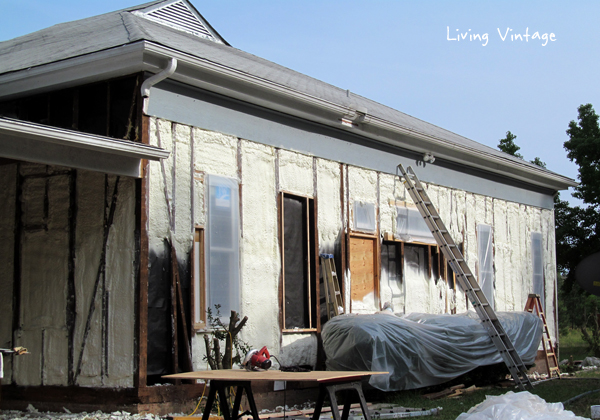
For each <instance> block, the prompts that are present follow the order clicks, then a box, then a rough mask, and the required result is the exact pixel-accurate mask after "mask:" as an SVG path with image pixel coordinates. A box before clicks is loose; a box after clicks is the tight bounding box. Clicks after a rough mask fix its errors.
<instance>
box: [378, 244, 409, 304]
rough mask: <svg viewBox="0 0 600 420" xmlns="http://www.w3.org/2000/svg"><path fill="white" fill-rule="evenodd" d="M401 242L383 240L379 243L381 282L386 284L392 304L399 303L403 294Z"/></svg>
mask: <svg viewBox="0 0 600 420" xmlns="http://www.w3.org/2000/svg"><path fill="white" fill-rule="evenodd" d="M402 264H403V262H402V244H401V243H400V242H383V244H382V245H381V276H382V284H386V285H387V287H388V288H389V291H390V294H391V300H392V302H391V303H392V304H393V305H394V306H396V303H400V301H401V299H402V298H403V296H404V290H403V279H402Z"/></svg>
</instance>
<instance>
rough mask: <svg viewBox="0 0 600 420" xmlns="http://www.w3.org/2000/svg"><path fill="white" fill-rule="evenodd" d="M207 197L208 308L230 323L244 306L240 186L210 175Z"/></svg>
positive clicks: (232, 180)
mask: <svg viewBox="0 0 600 420" xmlns="http://www.w3.org/2000/svg"><path fill="white" fill-rule="evenodd" d="M207 196H208V197H207V203H208V218H207V219H208V226H207V229H206V233H207V237H208V238H207V239H208V240H207V243H206V272H207V279H208V280H207V282H206V283H207V284H206V300H207V302H206V304H207V308H210V309H211V310H214V307H215V305H220V306H221V310H220V312H221V316H222V317H223V318H227V319H228V318H229V313H230V312H231V311H239V306H240V286H239V285H240V281H239V278H240V262H239V261H240V259H239V205H238V202H239V186H238V182H237V181H236V180H234V179H230V178H224V177H220V176H214V175H209V176H208V194H207Z"/></svg>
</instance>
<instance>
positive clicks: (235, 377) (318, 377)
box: [163, 369, 388, 382]
mask: <svg viewBox="0 0 600 420" xmlns="http://www.w3.org/2000/svg"><path fill="white" fill-rule="evenodd" d="M386 373H388V372H368V371H343V372H342V371H312V372H282V371H280V370H265V371H261V372H255V371H247V370H243V369H223V370H200V371H197V372H187V373H177V374H173V375H165V376H163V378H168V379H205V380H218V381H307V382H328V381H331V382H335V381H350V380H359V379H361V378H363V377H366V376H371V375H382V374H386Z"/></svg>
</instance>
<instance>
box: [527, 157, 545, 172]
mask: <svg viewBox="0 0 600 420" xmlns="http://www.w3.org/2000/svg"><path fill="white" fill-rule="evenodd" d="M530 162H531V163H533V164H534V165H537V166H539V167H541V168H544V169H546V162H542V159H540V158H539V157H535V158H534V159H533V160H531V161H530Z"/></svg>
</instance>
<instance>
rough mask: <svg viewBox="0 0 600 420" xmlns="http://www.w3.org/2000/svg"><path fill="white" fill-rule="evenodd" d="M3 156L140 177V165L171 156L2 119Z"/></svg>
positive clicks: (0, 146) (150, 148) (148, 148)
mask: <svg viewBox="0 0 600 420" xmlns="http://www.w3.org/2000/svg"><path fill="white" fill-rule="evenodd" d="M0 150H1V153H0V156H1V157H4V158H9V159H15V160H22V161H28V162H38V163H43V164H50V165H60V166H67V167H73V168H80V169H88V170H93V171H98V172H104V173H110V174H115V175H124V176H131V177H137V178H139V177H141V176H142V169H141V161H142V159H147V160H155V161H156V160H160V159H166V158H167V157H168V156H169V154H170V153H169V152H168V151H166V150H163V149H160V148H158V147H154V146H149V145H146V144H142V143H135V142H132V141H128V140H117V139H113V138H110V137H104V136H97V135H93V134H86V133H81V132H78V131H72V130H66V129H62V128H56V127H50V126H46V125H42V124H35V123H30V122H26V121H20V120H14V119H10V118H0Z"/></svg>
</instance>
